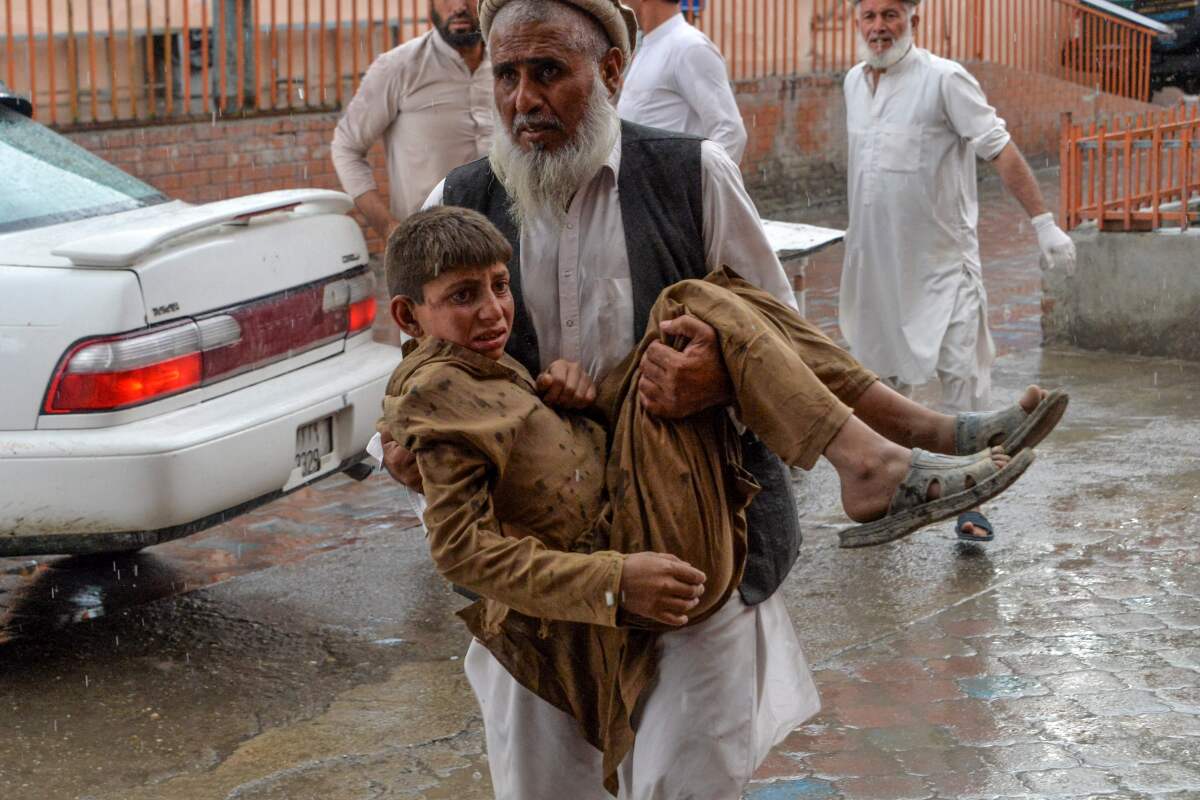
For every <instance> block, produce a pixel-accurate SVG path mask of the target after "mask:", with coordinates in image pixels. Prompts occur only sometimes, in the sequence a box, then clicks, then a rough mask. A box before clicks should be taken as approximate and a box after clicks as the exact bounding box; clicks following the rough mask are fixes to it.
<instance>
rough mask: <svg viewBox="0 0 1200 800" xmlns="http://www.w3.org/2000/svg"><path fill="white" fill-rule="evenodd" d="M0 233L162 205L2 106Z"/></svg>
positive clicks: (143, 188) (134, 182)
mask: <svg viewBox="0 0 1200 800" xmlns="http://www.w3.org/2000/svg"><path fill="white" fill-rule="evenodd" d="M0 176H3V182H4V191H3V192H0V233H7V232H9V231H16V230H25V229H28V228H37V227H41V226H43V225H54V224H56V223H59V222H70V221H71V220H76V219H83V218H85V217H96V216H100V215H103V214H114V213H116V212H118V211H129V210H131V209H134V208H141V207H142V206H149V205H154V204H156V203H163V202H166V200H167V199H168V198H167V197H166V196H165V195H163V194H162V193H161V192H159V191H158V190H157V189H155V188H154V187H153V186H150V185H148V184H145V183H142V182H141V181H139V180H138V179H137V178H135V177H133V176H132V175H129V174H128V173H125V172H122V171H121V170H119V169H117V168H116V167H114V166H113V165H112V164H109V163H107V162H105V161H102V160H101V159H99V158H97V157H96V156H94V155H92V154H91V153H89V152H88V151H86V150H84V149H83V148H82V147H80V146H78V145H76V144H75V143H74V142H71V141H70V140H68V139H66V138H64V137H62V136H59V135H58V134H57V133H55V132H54V131H52V130H50V129H49V128H47V127H46V126H44V125H42V124H40V123H37V122H34V121H33V120H31V119H28V118H26V117H24V116H22V115H20V114H18V113H16V112H15V111H10V110H8V109H6V108H2V107H0Z"/></svg>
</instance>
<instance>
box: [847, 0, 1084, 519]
mask: <svg viewBox="0 0 1200 800" xmlns="http://www.w3.org/2000/svg"><path fill="white" fill-rule="evenodd" d="M919 3H920V0H854V11H855V20H856V23H857V25H858V30H859V35H860V39H861V45H862V46H863V48H864V51H865V55H866V60H865V61H864V62H862V63H860V64H858V65H857V66H855V67H854V68H853V69H852V70H850V72H849V73H848V74H847V75H846V79H845V84H844V90H845V97H846V127H847V131H848V134H849V163H848V179H847V180H848V188H849V201H850V209H849V210H850V224H849V227H848V229H847V231H846V257H845V263H844V265H843V269H842V282H841V295H840V308H839V312H840V320H839V322H840V325H841V329H842V333H843V335H844V336H845V337H846V341H847V342H849V344H850V350H851V352H852V353H853V354H854V355H855V357H857V358H858V360H859V361H861V362H862V363H863V364H864V365H866V366H867V367H868V368H870V369H872V370H874V371H875V372H877V373H879V375H880V376H882V377H883V378H884V379H885V380H887V381H888V382H889V383H890V384H891V385H892V386H893V388H895V389H897V390H898V391H900V392H901V393H902V394H906V395H907V396H911V394H912V390H913V388H915V387H916V386H918V385H920V384H923V383H926V382H928V381H930V380H932V379H933V378H934V377H935V376H936V377H937V378H939V379H940V381H941V386H942V403H943V405H944V406H945V410H949V411H974V410H980V409H986V408H988V407H989V406H990V404H991V367H992V361H993V359H994V357H995V352H996V350H995V346H994V344H993V343H992V336H991V333H990V331H989V330H988V324H987V290H986V289H985V288H984V285H983V276H982V269H981V265H980V259H979V239H978V236H977V234H976V227H977V223H978V217H979V202H978V197H977V191H976V174H975V159H976V158H982V159H984V160H985V161H989V162H991V163H992V164H993V165H994V167H995V168H996V172H997V173H998V174H999V175H1000V179H1001V181H1002V182H1003V183H1004V185H1005V187H1006V188H1007V189H1008V191H1009V192H1010V193H1012V195H1013V196H1014V197H1015V198H1016V199H1017V201H1018V202H1019V203H1020V204H1021V206H1022V207H1023V208H1024V209H1025V211H1026V212H1027V213H1028V214H1029V216H1030V217H1031V218H1032V219H1031V221H1032V224H1033V227H1034V229H1035V230H1036V232H1037V236H1038V245H1039V247H1040V249H1041V251H1042V256H1043V262H1042V263H1043V267H1046V268H1059V269H1065V270H1067V271H1068V272H1071V271H1073V270H1074V263H1075V247H1074V244H1073V243H1072V242H1071V239H1070V238H1069V237H1068V236H1067V235H1066V234H1065V233H1064V232H1063V231H1062V230H1061V229H1060V228H1059V227H1058V226H1057V225H1055V223H1054V216H1053V214H1051V213H1050V212H1049V211H1047V208H1046V203H1045V200H1044V199H1043V197H1042V193H1041V190H1040V189H1039V187H1038V185H1037V181H1036V179H1035V178H1034V176H1033V173H1032V172H1031V171H1030V169H1029V165H1028V164H1027V163H1026V161H1025V159H1024V157H1023V156H1022V155H1021V153H1020V151H1019V150H1018V149H1017V146H1016V145H1015V144H1014V143H1013V142H1012V139H1011V136H1010V135H1009V133H1008V130H1007V129H1006V127H1005V124H1004V120H1002V119H1000V118H999V117H998V116H997V115H996V110H995V109H994V108H993V107H992V106H990V105H989V104H988V102H987V98H986V97H985V96H984V94H983V90H982V89H981V88H980V86H979V83H978V82H977V81H976V80H975V78H974V77H972V76H971V74H970V73H969V72H967V71H966V69H964V68H963V67H962V65H960V64H958V63H957V62H954V61H949V60H947V59H944V58H940V57H938V56H935V55H933V54H932V53H930V52H929V51H927V50H924V49H921V48H919V47H916V46H914V45H913V41H912V32H913V29H914V28H915V27H916V26H917V25H918V24H919V22H920V17H919V15H918V14H917V13H916V12H917V6H918V5H919ZM967 532H968V533H970V529H969V528H968V531H967Z"/></svg>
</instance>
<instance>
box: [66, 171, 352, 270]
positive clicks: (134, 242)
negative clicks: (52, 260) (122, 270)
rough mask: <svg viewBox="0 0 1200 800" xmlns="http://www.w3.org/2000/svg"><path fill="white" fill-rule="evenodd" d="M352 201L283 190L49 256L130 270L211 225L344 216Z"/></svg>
mask: <svg viewBox="0 0 1200 800" xmlns="http://www.w3.org/2000/svg"><path fill="white" fill-rule="evenodd" d="M353 207H354V201H352V200H351V199H350V197H349V196H348V195H346V194H344V193H342V192H335V191H332V190H329V189H284V190H281V191H277V192H264V193H262V194H252V195H247V196H245V197H235V198H233V199H231V200H220V201H218V202H215V203H205V204H204V205H199V206H190V207H188V208H184V209H181V210H180V211H179V212H178V213H175V214H172V215H170V216H169V217H166V218H163V219H159V220H152V221H131V222H129V223H128V224H127V225H126V226H125V227H121V226H120V223H119V222H117V228H116V230H112V231H109V232H107V233H101V234H96V235H93V236H88V237H85V238H83V239H76V240H75V241H72V242H66V243H64V244H61V245H59V246H58V247H56V248H54V249H53V250H52V251H50V252H51V253H53V254H54V255H56V256H61V257H63V258H67V259H70V261H71V263H72V264H75V265H76V266H81V267H131V266H133V265H134V264H136V263H137V262H138V259H140V258H141V257H143V256H145V255H146V254H147V253H150V252H151V251H153V250H155V249H156V248H158V247H161V246H162V245H163V244H165V243H166V242H168V241H170V240H171V239H176V238H178V237H180V236H183V235H185V234H188V233H192V232H193V231H198V230H200V229H202V228H208V227H212V226H214V225H228V224H246V223H248V222H249V221H250V218H251V217H256V216H259V215H261V214H271V213H275V212H279V211H292V212H295V213H296V214H345V213H346V212H347V211H349V210H350V209H351V208H353Z"/></svg>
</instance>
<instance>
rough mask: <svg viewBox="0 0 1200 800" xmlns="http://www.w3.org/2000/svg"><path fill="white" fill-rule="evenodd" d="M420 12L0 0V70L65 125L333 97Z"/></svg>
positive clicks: (274, 108) (236, 0)
mask: <svg viewBox="0 0 1200 800" xmlns="http://www.w3.org/2000/svg"><path fill="white" fill-rule="evenodd" d="M427 14H428V0H0V25H2V27H0V78H2V79H3V80H4V81H5V82H6V83H7V84H8V86H9V88H10V89H13V90H15V91H17V92H19V93H21V94H26V95H29V96H30V97H31V99H32V100H33V101H34V113H35V116H36V117H37V118H38V119H39V120H41V121H43V122H47V123H50V124H53V125H57V126H59V127H65V128H70V127H77V126H86V125H91V124H96V123H99V124H111V123H122V122H137V121H143V120H151V119H157V120H171V119H188V118H195V117H203V116H210V115H221V114H231V113H236V114H251V113H259V112H279V111H303V110H320V109H332V108H337V107H339V106H341V105H342V104H343V103H344V102H345V101H346V100H348V99H349V96H350V95H351V94H352V93H353V92H354V90H355V89H356V88H357V86H358V81H359V80H360V79H361V77H362V73H363V72H364V71H365V70H366V68H367V66H368V65H369V64H370V63H371V61H372V60H373V59H374V58H375V56H376V55H378V54H379V53H382V52H383V51H384V50H387V49H389V48H391V47H394V46H396V45H397V44H400V43H401V42H404V41H407V40H408V39H411V38H413V37H415V36H417V35H419V34H420V33H423V32H424V31H425V30H427V28H428V23H427V21H426V18H427ZM239 33H240V35H239Z"/></svg>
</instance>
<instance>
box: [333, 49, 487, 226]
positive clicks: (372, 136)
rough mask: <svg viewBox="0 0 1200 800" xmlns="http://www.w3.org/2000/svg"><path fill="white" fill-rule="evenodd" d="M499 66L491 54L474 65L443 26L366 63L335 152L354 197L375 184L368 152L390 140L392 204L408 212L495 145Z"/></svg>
mask: <svg viewBox="0 0 1200 800" xmlns="http://www.w3.org/2000/svg"><path fill="white" fill-rule="evenodd" d="M493 106H494V100H493V98H492V65H491V62H490V61H488V57H487V54H486V53H485V54H484V58H483V62H482V63H481V64H480V65H479V67H478V68H477V69H476V70H475V72H473V73H472V72H471V70H470V69H469V68H468V67H467V62H466V61H464V60H463V57H462V56H461V55H460V54H459V52H458V51H457V50H455V49H454V48H453V47H451V46H450V45H448V44H447V43H446V40H445V39H443V38H442V37H441V34H439V33H438V32H437V31H429V32H428V33H426V34H423V35H421V36H418V37H417V38H416V39H413V40H412V41H410V42H405V43H404V44H402V45H400V46H399V47H395V48H393V49H391V50H389V51H387V52H386V53H383V54H382V55H380V56H379V57H378V58H376V59H375V61H374V62H373V63H372V64H371V66H370V68H368V69H367V73H366V74H365V75H363V79H362V83H360V84H359V86H358V91H357V92H356V93H355V95H354V98H353V99H352V100H351V101H350V103H349V105H347V106H346V113H345V114H343V115H342V118H341V119H340V120H338V124H337V129H336V130H335V131H334V134H333V144H332V146H331V147H330V152H331V154H332V156H333V166H334V169H335V170H337V174H338V179H339V180H340V181H341V183H342V188H343V189H345V191H346V194H348V195H350V196H351V197H358V196H359V195H361V194H364V193H366V192H368V191H370V190H372V189H375V188H376V186H375V173H374V170H373V169H372V167H371V162H370V161H368V160H367V152H368V151H369V150H370V149H371V147H372V146H373V145H374V144H375V142H377V141H379V139H380V138H382V139H383V146H384V153H385V155H386V157H387V159H386V160H387V173H388V194H389V195H390V197H389V200H390V202H389V206H390V209H391V212H392V216H393V217H395V218H396V219H404V218H405V217H407V216H408V215H409V214H411V213H413V212H414V211H416V210H417V209H418V208H420V206H421V201H422V200H424V199H425V197H426V196H427V195H428V194H429V190H430V189H431V188H432V187H433V186H434V184H436V183H437V182H438V181H439V180H441V179H442V178H443V177H445V175H446V173H447V172H449V171H450V170H452V169H454V168H455V167H458V166H461V165H463V164H466V163H467V162H470V161H474V160H475V159H477V158H480V157H482V156H484V155H486V154H487V152H488V149H489V148H490V147H491V145H492V107H493Z"/></svg>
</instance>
